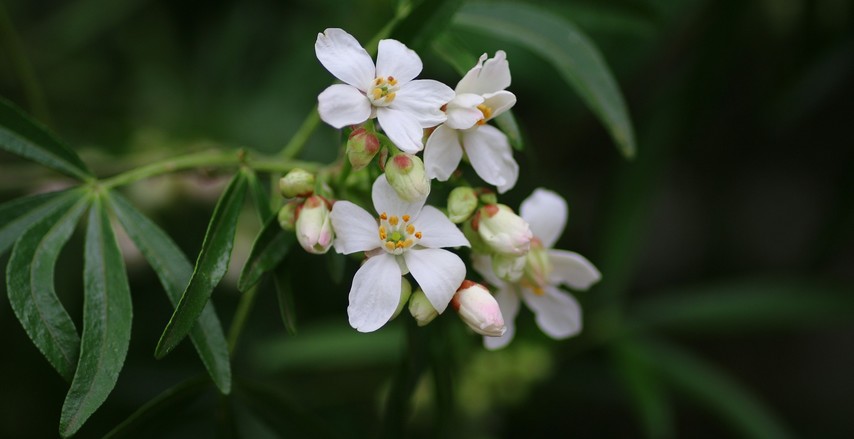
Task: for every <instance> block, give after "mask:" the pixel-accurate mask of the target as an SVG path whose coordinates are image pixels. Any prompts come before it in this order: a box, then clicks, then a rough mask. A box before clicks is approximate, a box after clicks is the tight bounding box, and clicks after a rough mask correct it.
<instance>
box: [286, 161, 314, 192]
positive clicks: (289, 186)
mask: <svg viewBox="0 0 854 439" xmlns="http://www.w3.org/2000/svg"><path fill="white" fill-rule="evenodd" d="M279 190H280V191H281V192H282V196H283V197H285V198H295V197H308V196H310V195H311V194H312V193H314V174H312V173H311V172H308V171H306V170H304V169H299V168H296V169H292V170H291V171H290V172H288V173H287V174H286V175H285V176H284V177H282V178H280V179H279Z"/></svg>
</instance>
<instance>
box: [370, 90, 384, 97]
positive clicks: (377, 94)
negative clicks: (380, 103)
mask: <svg viewBox="0 0 854 439" xmlns="http://www.w3.org/2000/svg"><path fill="white" fill-rule="evenodd" d="M371 94H372V95H373V96H374V100H377V99H379V98H381V97H383V91H382V90H380V89H378V88H375V89H373V90H371Z"/></svg>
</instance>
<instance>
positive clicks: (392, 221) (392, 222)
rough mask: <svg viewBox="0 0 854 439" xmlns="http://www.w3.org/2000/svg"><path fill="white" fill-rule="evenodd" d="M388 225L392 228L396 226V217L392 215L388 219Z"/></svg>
mask: <svg viewBox="0 0 854 439" xmlns="http://www.w3.org/2000/svg"><path fill="white" fill-rule="evenodd" d="M388 223H389V224H391V225H393V226H396V225H397V217H396V216H394V215H392V217H391V218H389V219H388Z"/></svg>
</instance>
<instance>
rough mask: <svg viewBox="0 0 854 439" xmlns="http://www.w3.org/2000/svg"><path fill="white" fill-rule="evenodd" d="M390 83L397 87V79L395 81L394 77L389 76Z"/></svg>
mask: <svg viewBox="0 0 854 439" xmlns="http://www.w3.org/2000/svg"><path fill="white" fill-rule="evenodd" d="M388 83H389V84H391V85H397V79H394V76H389V77H388Z"/></svg>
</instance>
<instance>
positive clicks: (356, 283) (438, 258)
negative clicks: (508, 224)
mask: <svg viewBox="0 0 854 439" xmlns="http://www.w3.org/2000/svg"><path fill="white" fill-rule="evenodd" d="M371 196H372V198H373V202H374V208H375V209H376V211H377V212H378V213H379V217H378V218H377V217H374V216H373V215H371V214H370V213H368V212H367V211H365V210H364V209H362V208H361V207H359V206H357V205H355V204H353V203H351V202H349V201H338V202H336V203H335V204H334V205H333V207H332V213H331V214H330V217H331V218H332V226H333V228H334V229H335V234H336V238H335V242H334V244H333V245H334V246H335V250H336V251H337V252H338V253H343V254H350V253H355V252H366V253H367V254H368V256H369V258H368V260H367V261H366V262H365V264H364V265H362V267H361V268H359V271H357V272H356V275H355V277H353V285H352V286H351V288H350V306H349V307H348V308H347V313H348V315H349V316H350V325H351V326H353V327H354V328H356V329H357V330H359V331H361V332H371V331H375V330H377V329H379V328H380V327H381V326H383V325H384V324H385V323H386V322H388V321H389V319H390V318H391V316H392V315H393V314H394V312H395V310H396V309H397V306H398V303H400V277H401V276H402V275H405V274H407V273H412V276H413V277H414V278H415V280H416V281H417V282H418V285H419V286H420V287H421V289H422V290H423V291H424V294H426V295H427V299H428V300H429V301H430V304H431V305H432V306H433V308H435V309H436V311H438V312H439V313H441V312H442V311H444V310H445V308H446V307H447V306H448V302H450V301H451V297H453V296H454V292H456V290H457V288H458V287H459V286H460V284H461V283H462V282H463V280H464V279H465V274H466V267H465V264H464V263H463V261H462V260H461V259H460V257H459V256H457V255H455V254H454V253H451V252H449V251H447V250H442V249H441V248H440V247H458V246H468V245H469V242H468V240H467V239H466V238H465V236H463V234H462V232H460V231H459V230H458V229H457V228H456V227H455V226H454V224H453V223H451V221H450V220H449V219H448V218H447V217H446V216H445V215H444V214H443V213H442V212H440V211H439V210H438V209H436V208H435V207H432V206H424V201H425V200H426V196H425V197H422V198H419V199H416V200H413V201H411V202H407V201H404V200H402V199H401V198H400V197H399V196H398V195H397V193H396V192H395V191H394V189H392V187H391V186H390V185H389V184H388V181H387V180H386V177H385V175H381V176H380V177H379V178H377V180H376V181H375V182H374V186H373V190H372V194H371Z"/></svg>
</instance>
